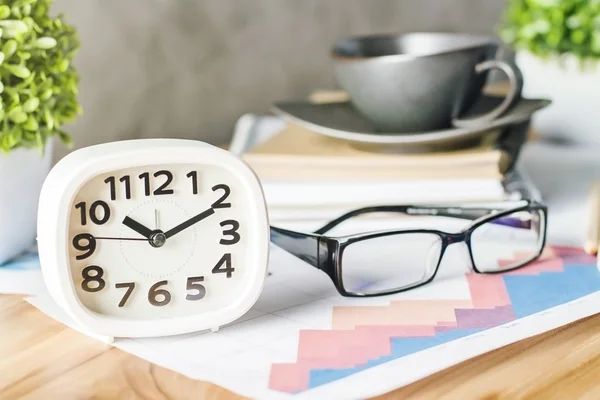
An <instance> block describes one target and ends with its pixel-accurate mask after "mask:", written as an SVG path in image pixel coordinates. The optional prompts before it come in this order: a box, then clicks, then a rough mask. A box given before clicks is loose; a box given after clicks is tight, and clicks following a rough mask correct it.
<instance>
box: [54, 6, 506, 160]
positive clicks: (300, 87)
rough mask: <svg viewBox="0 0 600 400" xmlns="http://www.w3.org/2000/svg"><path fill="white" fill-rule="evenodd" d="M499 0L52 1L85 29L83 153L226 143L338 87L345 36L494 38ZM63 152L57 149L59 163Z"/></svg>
mask: <svg viewBox="0 0 600 400" xmlns="http://www.w3.org/2000/svg"><path fill="white" fill-rule="evenodd" d="M504 6H505V4H504V1H503V0H395V1H393V0H362V1H360V0H55V2H54V6H53V9H54V11H55V12H64V13H65V15H66V18H67V20H68V21H69V22H70V23H72V24H74V25H75V26H76V27H77V29H78V30H79V34H80V37H81V41H82V47H81V50H80V51H79V54H78V57H77V59H76V62H75V64H76V66H77V67H78V69H79V73H80V75H81V86H80V97H79V99H80V102H81V103H82V106H83V108H84V114H83V115H82V116H80V117H79V119H78V120H77V121H76V122H75V123H74V124H71V125H70V126H67V127H66V130H67V131H69V132H70V133H72V134H73V136H74V143H75V148H78V147H82V146H87V145H91V144H97V143H103V142H107V141H113V140H119V139H131V138H152V137H176V138H194V139H200V140H204V141H207V142H210V143H215V144H221V143H225V142H227V141H228V139H229V138H230V137H231V134H232V129H233V126H234V124H235V121H236V120H237V118H239V117H240V116H241V115H242V114H244V113H247V112H253V113H265V112H268V109H269V106H270V104H271V103H272V102H273V101H275V100H282V99H290V98H299V97H306V96H307V95H308V94H309V93H310V92H312V91H314V90H316V89H329V88H334V87H335V82H334V81H333V78H332V75H331V70H330V64H329V59H328V51H329V48H330V46H331V44H332V43H333V42H335V41H336V40H338V39H340V38H343V37H344V36H348V35H357V34H365V33H381V32H409V31H429V30H433V31H465V32H472V33H484V34H494V33H495V31H496V27H497V25H498V23H499V22H500V18H501V16H502V12H503V8H504ZM66 152H67V149H65V148H64V147H63V146H58V148H57V151H56V153H57V156H58V157H60V156H62V155H64V154H65V153H66Z"/></svg>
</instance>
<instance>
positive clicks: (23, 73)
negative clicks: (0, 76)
mask: <svg viewBox="0 0 600 400" xmlns="http://www.w3.org/2000/svg"><path fill="white" fill-rule="evenodd" d="M5 68H6V69H8V70H9V71H10V72H12V74H13V75H15V76H17V77H19V78H27V77H28V76H29V75H30V74H31V71H29V69H27V67H25V66H23V65H6V67H5Z"/></svg>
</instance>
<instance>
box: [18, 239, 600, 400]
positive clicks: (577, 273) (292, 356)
mask: <svg viewBox="0 0 600 400" xmlns="http://www.w3.org/2000/svg"><path fill="white" fill-rule="evenodd" d="M452 250H462V249H452V248H451V249H449V254H447V255H446V256H445V259H444V261H443V262H442V265H441V266H440V272H439V273H438V275H437V276H436V279H435V280H434V281H433V282H431V283H430V284H428V285H425V286H423V287H420V288H418V289H414V290H411V291H408V292H404V293H400V294H397V295H392V296H386V297H380V298H367V299H352V298H344V297H341V296H340V295H339V294H338V293H337V291H336V290H335V288H334V287H333V284H332V282H331V281H330V280H329V278H328V277H327V276H326V275H325V274H324V273H322V272H321V271H318V270H316V269H314V268H311V267H309V266H308V265H307V264H305V263H304V262H302V261H300V260H298V259H296V258H295V257H293V256H291V255H289V254H287V253H285V252H283V251H282V250H280V249H277V248H273V250H272V256H271V264H270V272H271V273H272V274H271V275H270V276H269V277H268V278H267V281H266V283H265V288H264V292H263V294H262V295H261V297H260V298H259V300H258V302H257V303H256V305H255V306H254V307H253V308H252V309H251V310H250V311H249V312H248V313H247V314H246V315H245V316H244V317H242V318H241V319H240V320H238V321H236V322H235V323H233V324H231V325H229V326H226V327H223V328H221V330H219V331H218V332H216V333H211V332H206V333H204V332H202V333H194V334H186V335H181V336H175V337H166V338H146V339H117V340H115V342H114V343H113V344H114V345H115V346H116V347H119V348H121V349H123V350H124V351H127V352H130V353H132V354H135V355H137V356H139V357H142V358H144V359H147V360H149V361H151V362H153V363H156V364H159V365H161V366H164V367H166V368H169V369H172V370H175V371H178V372H180V373H182V374H185V375H187V376H189V377H191V378H194V379H199V380H205V381H210V382H213V383H215V384H218V385H220V386H223V387H225V388H227V389H229V390H232V391H234V392H236V393H239V394H240V395H243V396H248V397H251V398H260V399H312V398H333V399H337V398H368V397H371V396H375V395H379V394H382V393H385V392H389V391H391V390H393V389H395V388H398V387H401V386H404V385H406V384H409V383H411V382H414V381H416V380H418V379H421V378H423V377H425V376H428V375H430V374H432V373H434V372H437V371H439V370H442V369H444V368H447V367H449V366H452V365H455V364H457V363H459V362H462V361H464V360H466V359H468V358H471V357H474V356H477V355H479V354H482V353H485V352H488V351H491V350H493V349H495V348H498V347H501V346H504V345H506V344H509V343H512V342H515V341H517V340H521V339H524V338H526V337H530V336H533V335H535V334H538V333H542V332H545V331H548V330H550V329H553V328H555V327H558V326H561V325H565V324H567V323H570V322H572V321H575V320H577V319H580V318H584V317H586V316H589V315H592V314H595V313H597V312H599V311H600V272H599V271H598V268H597V267H596V259H595V257H591V256H588V255H586V254H585V253H584V252H583V251H582V250H581V249H578V248H569V247H556V246H547V248H546V251H545V253H544V254H543V256H542V257H541V259H539V260H538V261H537V262H535V263H534V264H532V265H530V266H528V267H526V268H522V269H519V270H516V271H513V272H509V273H504V274H499V275H479V274H475V273H472V272H469V271H468V270H467V269H466V267H464V265H465V264H464V262H461V260H462V257H460V256H462V254H460V253H459V252H458V251H452ZM28 301H29V302H30V303H31V304H33V305H34V306H36V307H38V308H39V309H40V310H42V311H43V312H45V313H47V314H48V315H50V316H52V317H54V318H56V319H58V320H60V321H62V322H63V323H65V324H67V325H71V326H72V323H71V322H70V321H69V320H68V318H67V317H66V316H65V315H64V314H63V313H62V312H61V310H60V309H58V308H57V307H56V305H55V304H54V303H53V302H52V301H51V299H50V298H49V297H48V294H47V293H40V294H39V295H38V296H36V297H31V298H29V300H28ZM74 328H75V329H77V327H74Z"/></svg>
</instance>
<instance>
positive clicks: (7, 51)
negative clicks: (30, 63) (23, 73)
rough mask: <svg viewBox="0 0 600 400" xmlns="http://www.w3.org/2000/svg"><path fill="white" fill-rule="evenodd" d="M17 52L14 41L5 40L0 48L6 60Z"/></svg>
mask: <svg viewBox="0 0 600 400" xmlns="http://www.w3.org/2000/svg"><path fill="white" fill-rule="evenodd" d="M15 51H17V41H16V40H14V39H10V40H7V41H6V43H4V46H2V52H3V53H4V56H5V57H6V58H10V56H12V55H13V54H15Z"/></svg>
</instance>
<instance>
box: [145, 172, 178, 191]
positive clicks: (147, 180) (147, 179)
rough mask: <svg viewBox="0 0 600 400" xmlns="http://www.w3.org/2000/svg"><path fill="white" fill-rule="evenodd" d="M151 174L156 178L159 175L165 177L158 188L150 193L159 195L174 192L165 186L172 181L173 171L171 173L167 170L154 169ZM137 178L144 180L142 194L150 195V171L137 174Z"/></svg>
mask: <svg viewBox="0 0 600 400" xmlns="http://www.w3.org/2000/svg"><path fill="white" fill-rule="evenodd" d="M152 176H154V177H155V178H158V177H159V176H165V177H166V178H167V179H166V180H165V181H164V182H163V183H162V185H160V186H159V187H158V188H156V189H155V190H154V192H152V194H154V195H155V196H160V195H165V194H173V193H175V191H174V190H173V189H167V187H168V186H169V185H170V184H171V182H173V173H171V171H167V170H160V171H156V172H155V173H154V174H152ZM138 178H140V179H142V180H143V181H144V194H145V195H146V196H150V193H151V190H150V173H149V172H144V173H143V174H140V175H139V176H138Z"/></svg>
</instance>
